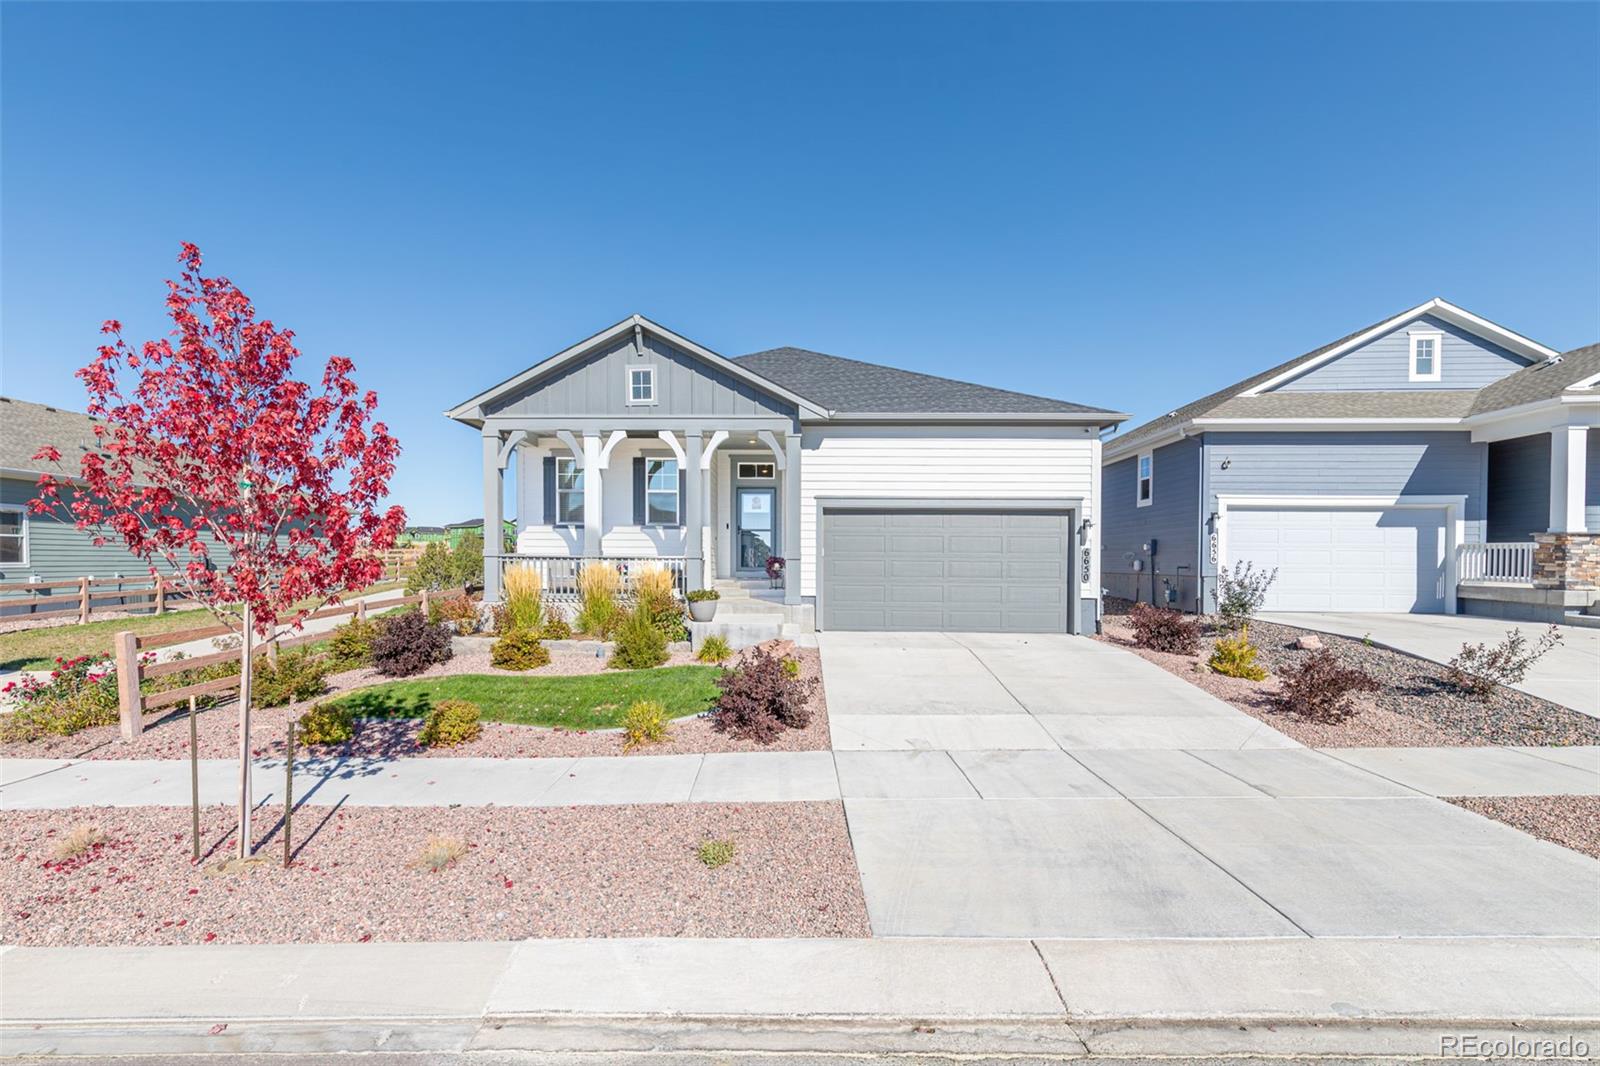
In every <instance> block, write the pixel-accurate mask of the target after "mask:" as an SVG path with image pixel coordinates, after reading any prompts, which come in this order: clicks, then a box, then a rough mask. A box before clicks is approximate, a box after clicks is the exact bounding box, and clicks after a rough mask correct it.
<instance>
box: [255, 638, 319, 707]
mask: <svg viewBox="0 0 1600 1066" xmlns="http://www.w3.org/2000/svg"><path fill="white" fill-rule="evenodd" d="M250 679H251V688H250V699H251V702H253V703H255V704H257V705H258V706H261V707H282V706H284V705H285V704H289V703H298V702H300V701H301V700H309V699H311V698H313V697H315V696H320V695H322V694H323V693H324V692H326V691H328V664H327V663H325V662H323V661H322V659H321V658H319V657H317V656H313V655H312V654H311V652H310V651H308V650H307V649H305V648H296V649H294V650H293V651H286V652H280V653H279V655H278V662H277V665H276V666H274V665H273V663H272V660H271V659H270V658H268V657H267V656H265V655H262V656H261V657H260V658H259V659H256V660H255V665H254V666H253V667H251V670H250Z"/></svg>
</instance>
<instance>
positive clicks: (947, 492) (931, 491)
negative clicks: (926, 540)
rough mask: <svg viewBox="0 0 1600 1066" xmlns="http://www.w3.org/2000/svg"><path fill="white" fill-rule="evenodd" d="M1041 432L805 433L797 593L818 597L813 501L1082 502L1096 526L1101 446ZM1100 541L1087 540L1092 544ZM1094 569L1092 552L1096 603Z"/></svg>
mask: <svg viewBox="0 0 1600 1066" xmlns="http://www.w3.org/2000/svg"><path fill="white" fill-rule="evenodd" d="M1042 434H1043V431H1032V432H1029V431H1015V430H990V431H984V430H978V429H967V430H963V429H950V430H948V431H945V432H935V431H932V430H927V429H924V430H920V431H906V432H897V431H893V430H887V429H884V430H878V431H876V432H869V431H861V430H842V429H838V430H808V431H807V432H806V433H805V437H804V446H803V451H802V453H801V460H800V470H801V473H800V499H801V509H800V543H801V552H800V589H801V594H802V595H805V596H815V595H816V594H817V571H816V565H815V560H816V555H817V549H816V546H817V499H818V498H819V497H855V498H863V497H867V498H894V499H906V498H930V499H960V500H975V499H1061V498H1063V497H1067V498H1081V499H1082V500H1083V501H1084V515H1083V517H1085V518H1088V519H1090V520H1091V521H1094V520H1096V512H1095V503H1094V495H1095V480H1096V475H1097V473H1098V468H1099V461H1100V460H1099V447H1100V442H1099V440H1098V439H1097V438H1096V437H1094V436H1092V435H1090V434H1087V433H1084V434H1082V435H1078V434H1074V435H1071V436H1066V435H1042ZM1097 540H1098V538H1095V537H1091V538H1090V543H1091V545H1093V544H1094V543H1095V541H1097ZM1099 566H1100V562H1099V558H1098V552H1094V558H1093V559H1092V562H1091V570H1092V572H1091V575H1090V580H1089V581H1088V582H1087V583H1086V585H1085V587H1084V588H1083V589H1082V593H1081V594H1082V595H1083V596H1084V597H1085V598H1097V597H1098V596H1099V594H1100V593H1099V590H1100V569H1099Z"/></svg>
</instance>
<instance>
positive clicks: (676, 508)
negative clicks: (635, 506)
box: [642, 455, 684, 529]
mask: <svg viewBox="0 0 1600 1066" xmlns="http://www.w3.org/2000/svg"><path fill="white" fill-rule="evenodd" d="M652 462H657V463H671V464H672V465H673V466H674V467H676V468H677V469H676V470H675V471H674V473H675V474H676V475H677V477H675V478H674V479H673V486H672V488H671V489H670V490H669V489H652V488H651V487H650V464H651V463H652ZM682 477H683V464H682V463H680V462H678V460H677V457H676V456H671V455H646V456H644V519H645V521H644V526H643V527H642V528H644V529H678V528H680V527H681V526H683V525H684V521H683V514H682V513H681V510H682V505H683V498H682V497H681V496H680V495H679V492H678V484H677V483H678V481H679V480H680V479H681V478H682ZM669 491H670V492H671V493H672V521H670V522H652V521H650V494H651V493H655V494H656V495H657V496H663V495H665V494H666V493H667V492H669Z"/></svg>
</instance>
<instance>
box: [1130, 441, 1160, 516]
mask: <svg viewBox="0 0 1600 1066" xmlns="http://www.w3.org/2000/svg"><path fill="white" fill-rule="evenodd" d="M1136 469H1137V474H1136V476H1137V478H1138V484H1137V485H1136V487H1135V490H1134V493H1135V494H1134V501H1135V502H1136V503H1137V504H1138V505H1139V506H1140V507H1149V506H1150V501H1151V500H1152V499H1153V498H1154V496H1155V487H1156V478H1155V457H1154V456H1153V455H1152V454H1151V453H1150V452H1145V453H1144V454H1143V455H1141V456H1139V461H1138V467H1137V468H1136Z"/></svg>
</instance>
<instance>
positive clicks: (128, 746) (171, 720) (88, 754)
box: [0, 648, 832, 759]
mask: <svg viewBox="0 0 1600 1066" xmlns="http://www.w3.org/2000/svg"><path fill="white" fill-rule="evenodd" d="M794 655H795V657H796V658H797V659H798V660H799V661H800V676H801V677H802V678H805V677H815V678H819V679H820V678H821V676H822V657H821V654H820V653H819V652H818V651H817V649H815V648H797V649H795V652H794ZM693 661H694V660H693V658H692V657H690V656H689V655H688V654H687V653H682V652H680V653H675V654H674V655H673V657H672V658H671V659H670V660H669V661H668V662H667V664H666V665H668V666H683V665H686V664H689V663H692V662H693ZM604 672H605V661H604V660H603V659H600V658H597V657H595V656H591V655H583V654H574V653H564V654H558V655H556V656H554V657H553V659H552V661H551V663H550V665H549V666H544V667H540V668H539V669H537V670H528V671H523V672H521V676H527V677H541V676H551V675H572V674H584V673H604ZM505 673H508V671H505V670H496V669H495V668H493V667H492V666H490V665H489V656H488V653H487V652H468V653H464V654H457V655H455V656H454V657H453V658H451V659H449V660H448V661H446V662H443V663H440V664H439V665H437V666H434V667H432V668H430V669H428V670H426V671H424V672H423V673H421V674H417V675H416V677H418V678H427V677H444V676H448V675H453V674H505ZM391 680H395V679H393V678H386V677H381V676H379V675H378V674H377V672H376V671H374V670H371V669H362V670H351V671H348V672H346V673H342V674H334V675H332V676H331V677H329V679H328V693H326V694H324V695H322V696H319V697H318V698H317V699H318V700H326V699H328V698H329V697H330V696H332V695H335V694H338V693H342V692H350V691H353V690H355V689H359V688H365V687H367V686H369V685H374V684H379V683H382V682H386V681H391ZM313 702H317V701H315V700H313V701H307V702H306V703H299V704H292V705H290V706H288V707H257V708H255V709H254V710H253V711H252V712H251V716H250V717H251V730H250V731H251V736H252V738H253V739H254V740H255V744H256V746H255V748H253V749H252V750H253V751H254V752H255V754H256V755H257V756H261V757H267V756H273V755H282V754H283V751H284V738H285V737H286V736H287V734H288V728H289V721H290V720H291V719H293V718H298V717H299V716H300V715H301V713H302V712H304V710H305V709H306V708H307V707H308V706H310V704H311V703H313ZM810 706H811V712H812V714H811V724H810V725H808V726H807V727H806V728H805V729H789V730H785V731H784V732H783V733H781V734H779V736H778V738H777V739H776V740H775V741H773V742H772V743H771V744H758V743H755V742H754V741H748V740H737V739H735V738H733V737H730V736H727V735H725V734H723V733H718V732H717V731H716V730H714V729H713V728H712V726H711V721H710V719H709V718H702V717H693V718H680V719H678V720H676V721H674V722H673V723H672V733H671V736H670V737H669V739H668V740H667V741H666V742H664V743H661V744H652V745H649V746H647V747H642V748H635V749H634V750H632V751H629V752H625V751H623V747H622V733H621V731H620V730H567V729H549V728H545V727H543V726H531V725H511V724H508V723H505V722H489V721H485V722H484V723H483V734H482V736H480V737H479V738H478V739H477V740H475V741H472V742H470V743H467V744H461V745H458V746H456V747H453V748H427V747H423V746H422V745H420V744H418V743H417V730H418V729H419V728H421V726H422V721H421V719H416V718H365V719H359V720H358V721H357V724H356V730H355V735H354V736H353V737H351V738H350V740H349V741H348V742H346V743H344V744H340V745H337V746H332V747H327V748H317V749H314V754H316V755H318V756H329V757H338V756H348V757H355V758H361V759H377V758H419V757H420V758H453V757H458V756H471V757H476V758H537V757H540V756H575V755H624V754H626V755H636V756H650V755H682V754H700V753H710V752H727V751H826V750H828V749H829V748H830V747H832V740H831V738H830V736H829V733H828V705H827V700H826V698H825V697H824V696H823V692H822V685H821V683H820V681H819V683H818V684H816V685H815V686H813V689H812V697H811V701H810ZM195 721H196V734H197V737H198V740H199V744H198V748H199V753H200V757H201V758H202V759H229V758H235V757H237V756H238V754H239V709H238V704H237V703H235V702H232V701H229V702H226V703H219V704H217V705H216V706H214V707H211V708H208V709H204V710H202V711H201V712H200V713H199V714H198V715H196V717H195ZM300 750H301V754H305V753H306V750H305V749H300ZM0 756H3V757H5V758H13V759H68V758H71V759H187V758H188V757H189V720H188V712H187V710H183V711H174V712H173V713H170V714H164V715H162V716H160V717H148V718H146V719H145V729H144V732H143V733H141V734H140V735H139V736H138V738H137V739H135V740H133V741H130V742H123V741H122V740H121V734H120V733H119V732H118V729H117V727H116V726H97V727H95V728H93V729H85V730H83V731H82V732H79V733H74V734H73V735H71V736H67V737H54V736H51V737H42V738H40V739H39V740H36V741H34V742H32V743H10V744H3V745H0Z"/></svg>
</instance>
